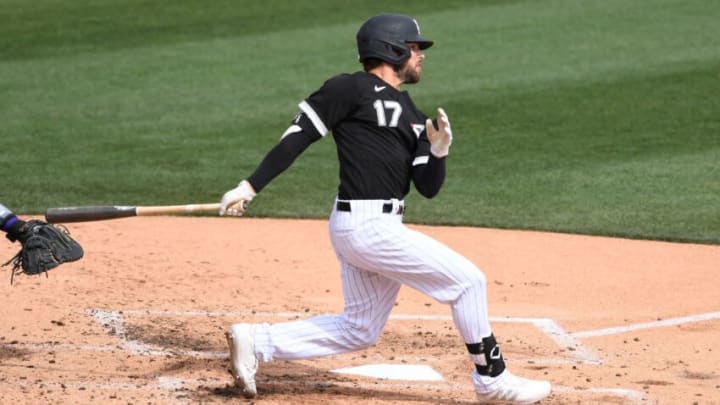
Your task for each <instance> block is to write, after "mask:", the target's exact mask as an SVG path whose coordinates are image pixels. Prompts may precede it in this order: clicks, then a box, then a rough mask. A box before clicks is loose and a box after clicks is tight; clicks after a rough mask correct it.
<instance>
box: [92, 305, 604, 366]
mask: <svg viewBox="0 0 720 405" xmlns="http://www.w3.org/2000/svg"><path fill="white" fill-rule="evenodd" d="M88 312H89V313H90V315H91V316H93V317H94V318H95V320H96V321H97V322H99V323H100V324H101V325H103V326H104V327H105V328H107V329H109V330H111V331H112V332H113V333H114V334H115V335H117V336H118V337H119V338H120V340H121V344H122V346H123V348H124V349H125V350H127V351H130V352H132V353H136V354H146V355H158V356H162V355H165V354H168V353H167V352H165V351H159V350H156V349H153V348H151V347H149V346H148V345H146V344H144V343H142V342H139V341H137V340H132V339H128V337H127V330H126V328H125V317H124V315H130V316H204V317H251V316H252V317H276V318H290V319H297V318H308V317H311V316H314V315H313V314H309V313H306V312H217V311H172V310H122V311H116V310H103V309H90V310H89V311H88ZM390 319H394V320H433V321H452V317H451V316H448V315H390ZM490 322H505V323H522V324H530V325H532V326H534V327H536V328H537V329H539V330H540V331H541V332H543V333H544V334H545V335H547V336H548V337H549V338H550V339H552V340H553V341H554V342H555V343H556V344H557V345H558V346H560V347H561V348H563V349H566V350H567V352H568V354H569V355H570V356H571V357H572V360H570V361H568V360H567V359H531V361H533V362H535V363H543V361H544V360H547V361H548V362H549V363H568V362H572V363H582V364H596V365H600V364H602V362H601V361H600V359H599V358H598V357H597V355H596V354H595V353H594V352H593V351H592V350H590V349H589V348H587V347H585V346H583V344H582V343H581V342H580V341H579V340H578V339H576V338H575V337H574V336H573V335H572V334H570V333H568V332H567V331H565V330H564V329H563V328H562V327H561V326H560V325H558V324H557V322H555V321H554V320H552V319H549V318H513V317H490ZM180 353H184V354H186V355H189V356H195V357H221V356H223V355H225V354H224V353H219V352H189V351H188V352H175V354H180Z"/></svg>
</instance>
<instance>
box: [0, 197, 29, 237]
mask: <svg viewBox="0 0 720 405" xmlns="http://www.w3.org/2000/svg"><path fill="white" fill-rule="evenodd" d="M24 224H25V221H23V220H21V219H19V218H18V217H17V216H16V215H15V214H14V213H13V212H12V211H10V208H8V207H6V206H4V205H2V204H0V229H2V230H3V231H5V232H7V233H8V234H9V235H10V236H12V235H15V234H17V233H19V232H20V229H21V228H22V226H23V225H24Z"/></svg>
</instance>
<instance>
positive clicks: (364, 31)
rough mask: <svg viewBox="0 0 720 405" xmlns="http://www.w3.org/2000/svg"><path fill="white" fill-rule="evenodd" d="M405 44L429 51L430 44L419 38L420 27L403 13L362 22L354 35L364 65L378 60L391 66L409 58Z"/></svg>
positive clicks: (379, 16)
mask: <svg viewBox="0 0 720 405" xmlns="http://www.w3.org/2000/svg"><path fill="white" fill-rule="evenodd" d="M408 42H414V43H417V44H418V45H419V46H420V49H427V48H430V47H431V46H432V44H433V41H431V40H429V39H427V38H423V37H421V36H420V27H419V26H418V23H417V21H415V20H414V19H413V18H411V17H408V16H406V15H402V14H380V15H376V16H375V17H372V18H370V19H369V20H367V21H365V23H364V24H363V25H362V27H360V30H359V31H358V33H357V47H358V58H359V59H360V62H363V61H364V60H365V59H368V58H377V59H380V60H384V61H385V62H388V63H391V64H393V65H400V64H402V63H404V62H405V61H406V60H408V59H410V47H409V46H408V45H407V43H408Z"/></svg>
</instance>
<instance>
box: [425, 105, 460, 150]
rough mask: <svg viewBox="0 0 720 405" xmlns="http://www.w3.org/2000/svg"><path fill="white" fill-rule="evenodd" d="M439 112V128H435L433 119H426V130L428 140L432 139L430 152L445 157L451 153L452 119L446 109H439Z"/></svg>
mask: <svg viewBox="0 0 720 405" xmlns="http://www.w3.org/2000/svg"><path fill="white" fill-rule="evenodd" d="M437 113H438V118H437V122H438V126H439V128H438V129H435V126H434V125H433V123H432V121H431V120H430V119H427V120H426V121H425V130H426V131H427V137H428V141H430V153H432V154H433V156H435V157H437V158H443V157H445V156H447V155H448V153H450V144H451V143H452V139H453V136H452V129H451V128H450V120H449V119H448V116H447V114H445V110H443V109H442V108H438V109H437Z"/></svg>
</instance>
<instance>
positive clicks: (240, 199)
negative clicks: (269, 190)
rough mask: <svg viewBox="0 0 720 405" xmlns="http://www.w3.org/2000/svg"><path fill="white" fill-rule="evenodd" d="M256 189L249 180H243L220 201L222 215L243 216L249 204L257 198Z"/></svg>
mask: <svg viewBox="0 0 720 405" xmlns="http://www.w3.org/2000/svg"><path fill="white" fill-rule="evenodd" d="M256 194H257V193H256V192H255V189H254V188H253V186H252V184H250V183H249V182H248V181H247V180H243V181H241V182H240V184H238V186H237V187H235V188H234V189H232V190H229V191H228V192H227V193H225V195H223V197H222V200H220V212H219V213H220V215H231V216H235V217H239V216H242V214H244V213H245V209H247V206H248V204H249V203H250V201H252V199H253V198H255V195H256Z"/></svg>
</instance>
